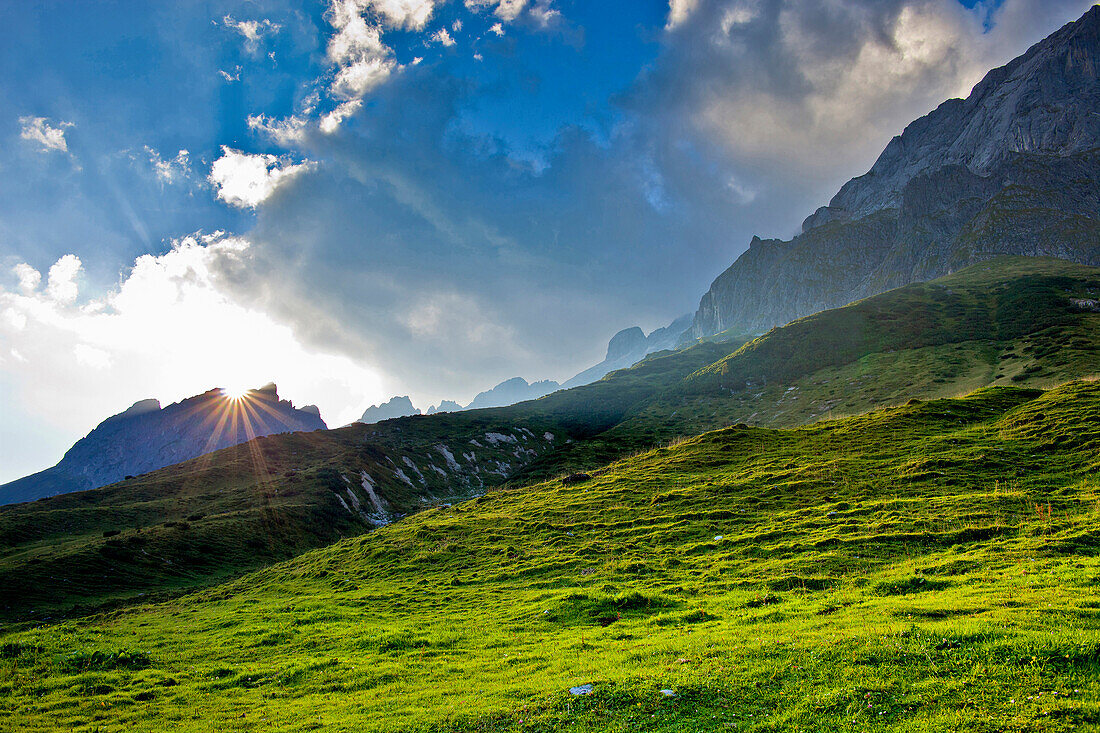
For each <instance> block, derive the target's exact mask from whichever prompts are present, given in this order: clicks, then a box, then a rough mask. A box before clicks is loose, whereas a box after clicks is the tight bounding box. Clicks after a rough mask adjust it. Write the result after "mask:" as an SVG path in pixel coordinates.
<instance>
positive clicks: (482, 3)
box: [465, 0, 528, 23]
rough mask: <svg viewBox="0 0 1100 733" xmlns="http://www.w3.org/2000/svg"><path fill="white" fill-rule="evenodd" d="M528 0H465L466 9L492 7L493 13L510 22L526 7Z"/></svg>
mask: <svg viewBox="0 0 1100 733" xmlns="http://www.w3.org/2000/svg"><path fill="white" fill-rule="evenodd" d="M527 3H528V0H466V3H465V4H466V9H467V10H470V11H472V12H475V13H476V12H481V11H483V10H488V9H492V11H493V15H495V16H496V17H498V18H500V19H501V20H503V21H504V22H505V23H510V22H512V21H513V20H515V19H516V18H518V17H519V16H520V14H521V13H522V12H523V10H524V8H526V7H527Z"/></svg>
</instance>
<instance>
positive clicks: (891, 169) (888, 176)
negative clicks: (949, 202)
mask: <svg viewBox="0 0 1100 733" xmlns="http://www.w3.org/2000/svg"><path fill="white" fill-rule="evenodd" d="M1098 71H1100V6H1094V7H1093V8H1092V9H1091V10H1089V11H1088V12H1087V13H1085V15H1084V16H1083V17H1082V18H1081V19H1080V20H1078V21H1076V22H1075V23H1070V24H1068V25H1066V26H1064V27H1063V28H1062V29H1061V30H1059V31H1057V32H1056V33H1054V34H1053V35H1051V36H1050V37H1048V38H1047V39H1045V40H1043V41H1040V42H1039V43H1037V44H1035V45H1034V46H1032V47H1031V48H1030V49H1029V50H1028V51H1027V52H1026V53H1025V54H1024V55H1022V56H1020V57H1018V58H1016V59H1015V60H1013V61H1011V62H1010V63H1008V64H1006V65H1005V66H1002V67H1000V68H998V69H994V70H992V71H990V72H989V73H988V74H987V75H986V76H985V78H983V79H982V81H981V82H979V83H978V84H977V85H976V86H975V87H974V89H973V91H972V92H971V94H970V96H969V97H967V98H966V99H965V100H962V99H950V100H948V101H946V102H944V103H943V104H941V105H940V106H939V107H937V108H936V109H935V110H934V111H932V112H931V113H930V114H928V115H926V116H924V117H922V118H920V119H918V120H916V121H914V122H912V123H911V124H910V125H909V126H907V127H906V128H905V130H904V132H902V134H901V135H898V136H897V137H895V138H894V139H893V140H891V141H890V144H889V145H887V146H886V149H885V150H884V151H883V152H882V154H881V155H880V156H879V158H878V160H877V161H876V162H875V164H874V166H872V168H871V170H870V171H868V172H867V173H866V174H865V175H862V176H860V177H858V178H854V179H852V180H851V181H849V182H848V183H847V184H845V185H844V187H843V188H841V190H840V191H839V192H838V193H837V195H836V196H834V197H833V199H832V201H830V202H829V205H828V206H827V207H823V208H822V209H819V210H818V211H817V212H816V213H815V214H814V215H812V216H811V217H809V218H808V219H807V220H806V221H805V222H804V223H803V231H808V230H809V229H812V228H813V227H816V226H820V225H822V224H825V223H828V222H829V221H834V220H837V219H853V218H859V217H863V216H866V215H868V214H870V213H872V212H874V211H878V210H882V209H888V208H894V207H897V206H898V205H899V203H900V199H901V195H902V192H903V190H904V189H905V186H906V185H907V184H908V183H909V182H910V181H911V180H913V178H915V177H916V176H917V175H919V174H921V173H924V172H926V171H929V170H934V169H937V168H941V167H943V166H945V165H952V164H955V165H962V166H965V167H966V168H968V169H969V170H970V171H971V172H973V173H975V174H978V175H983V176H984V175H988V174H990V173H991V172H992V171H993V170H994V169H996V168H997V167H999V166H1001V165H1002V164H1004V163H1005V161H1006V160H1007V159H1008V157H1009V156H1010V155H1013V154H1019V153H1042V154H1046V155H1070V154H1073V153H1079V152H1083V151H1086V150H1089V149H1091V148H1093V147H1095V146H1096V145H1097V142H1098V141H1100V115H1097V113H1096V111H1097V108H1098V106H1100V105H1098V102H1100V84H1098V83H1097V74H1098Z"/></svg>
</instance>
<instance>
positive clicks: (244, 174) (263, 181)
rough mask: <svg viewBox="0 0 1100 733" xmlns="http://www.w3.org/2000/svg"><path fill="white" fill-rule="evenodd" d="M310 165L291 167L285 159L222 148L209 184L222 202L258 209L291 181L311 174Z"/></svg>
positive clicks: (308, 162)
mask: <svg viewBox="0 0 1100 733" xmlns="http://www.w3.org/2000/svg"><path fill="white" fill-rule="evenodd" d="M313 167H314V164H313V163H311V162H310V161H305V162H303V163H291V162H290V161H289V160H288V159H287V158H285V157H278V156H275V155H256V154H250V153H243V152H241V151H240V150H234V149H233V148H230V147H227V146H225V145H223V146H222V155H221V157H220V158H218V159H217V160H215V161H214V163H213V165H211V166H210V176H209V181H210V182H211V183H212V184H214V187H215V188H216V189H217V192H218V198H219V199H221V200H222V201H225V202H226V203H227V204H231V205H233V206H237V207H240V208H256V207H257V206H259V205H260V204H261V203H263V202H264V201H265V200H267V198H268V197H269V196H271V194H273V193H275V191H276V190H277V189H278V188H279V187H280V186H283V185H285V184H286V183H287V182H288V181H291V180H293V179H294V178H296V177H297V176H300V175H302V174H303V173H305V172H307V171H309V170H311V169H312V168H313Z"/></svg>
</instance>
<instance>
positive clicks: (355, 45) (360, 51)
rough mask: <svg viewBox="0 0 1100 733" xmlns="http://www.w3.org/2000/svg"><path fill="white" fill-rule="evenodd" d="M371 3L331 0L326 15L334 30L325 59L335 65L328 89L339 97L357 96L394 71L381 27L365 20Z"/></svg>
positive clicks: (347, 98) (393, 62)
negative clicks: (383, 40)
mask: <svg viewBox="0 0 1100 733" xmlns="http://www.w3.org/2000/svg"><path fill="white" fill-rule="evenodd" d="M370 7H371V4H370V3H368V2H359V1H356V0H333V2H332V4H331V5H330V7H329V10H328V13H327V15H326V17H327V18H328V21H329V23H330V24H331V25H332V27H333V28H334V29H335V30H336V33H335V34H334V35H333V36H332V38H330V39H329V43H328V59H329V61H330V62H331V63H332V64H333V65H334V66H335V67H336V74H335V78H334V79H333V80H332V84H331V86H330V91H331V93H332V95H333V96H334V97H335V98H337V99H341V100H351V99H359V98H361V97H362V96H363V95H365V94H366V93H367V92H369V91H371V90H373V89H375V88H376V87H378V86H379V85H380V84H382V83H383V82H384V81H386V79H387V78H389V76H390V74H391V73H393V71H394V69H395V68H396V67H397V62H396V61H394V59H393V50H392V49H391V48H390V47H389V46H387V45H386V44H384V43H383V42H382V28H381V26H379V25H373V24H369V23H367V20H366V18H365V17H364V16H363V13H364V12H366V10H367V9H368V8H370Z"/></svg>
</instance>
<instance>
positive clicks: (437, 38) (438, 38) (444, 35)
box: [432, 28, 455, 48]
mask: <svg viewBox="0 0 1100 733" xmlns="http://www.w3.org/2000/svg"><path fill="white" fill-rule="evenodd" d="M432 43H439V44H442V45H443V46H444V47H446V48H450V47H451V46H453V45H455V39H453V38H451V34H450V33H448V32H447V29H446V28H440V29H439V30H437V31H436V32H435V33H433V34H432Z"/></svg>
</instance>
